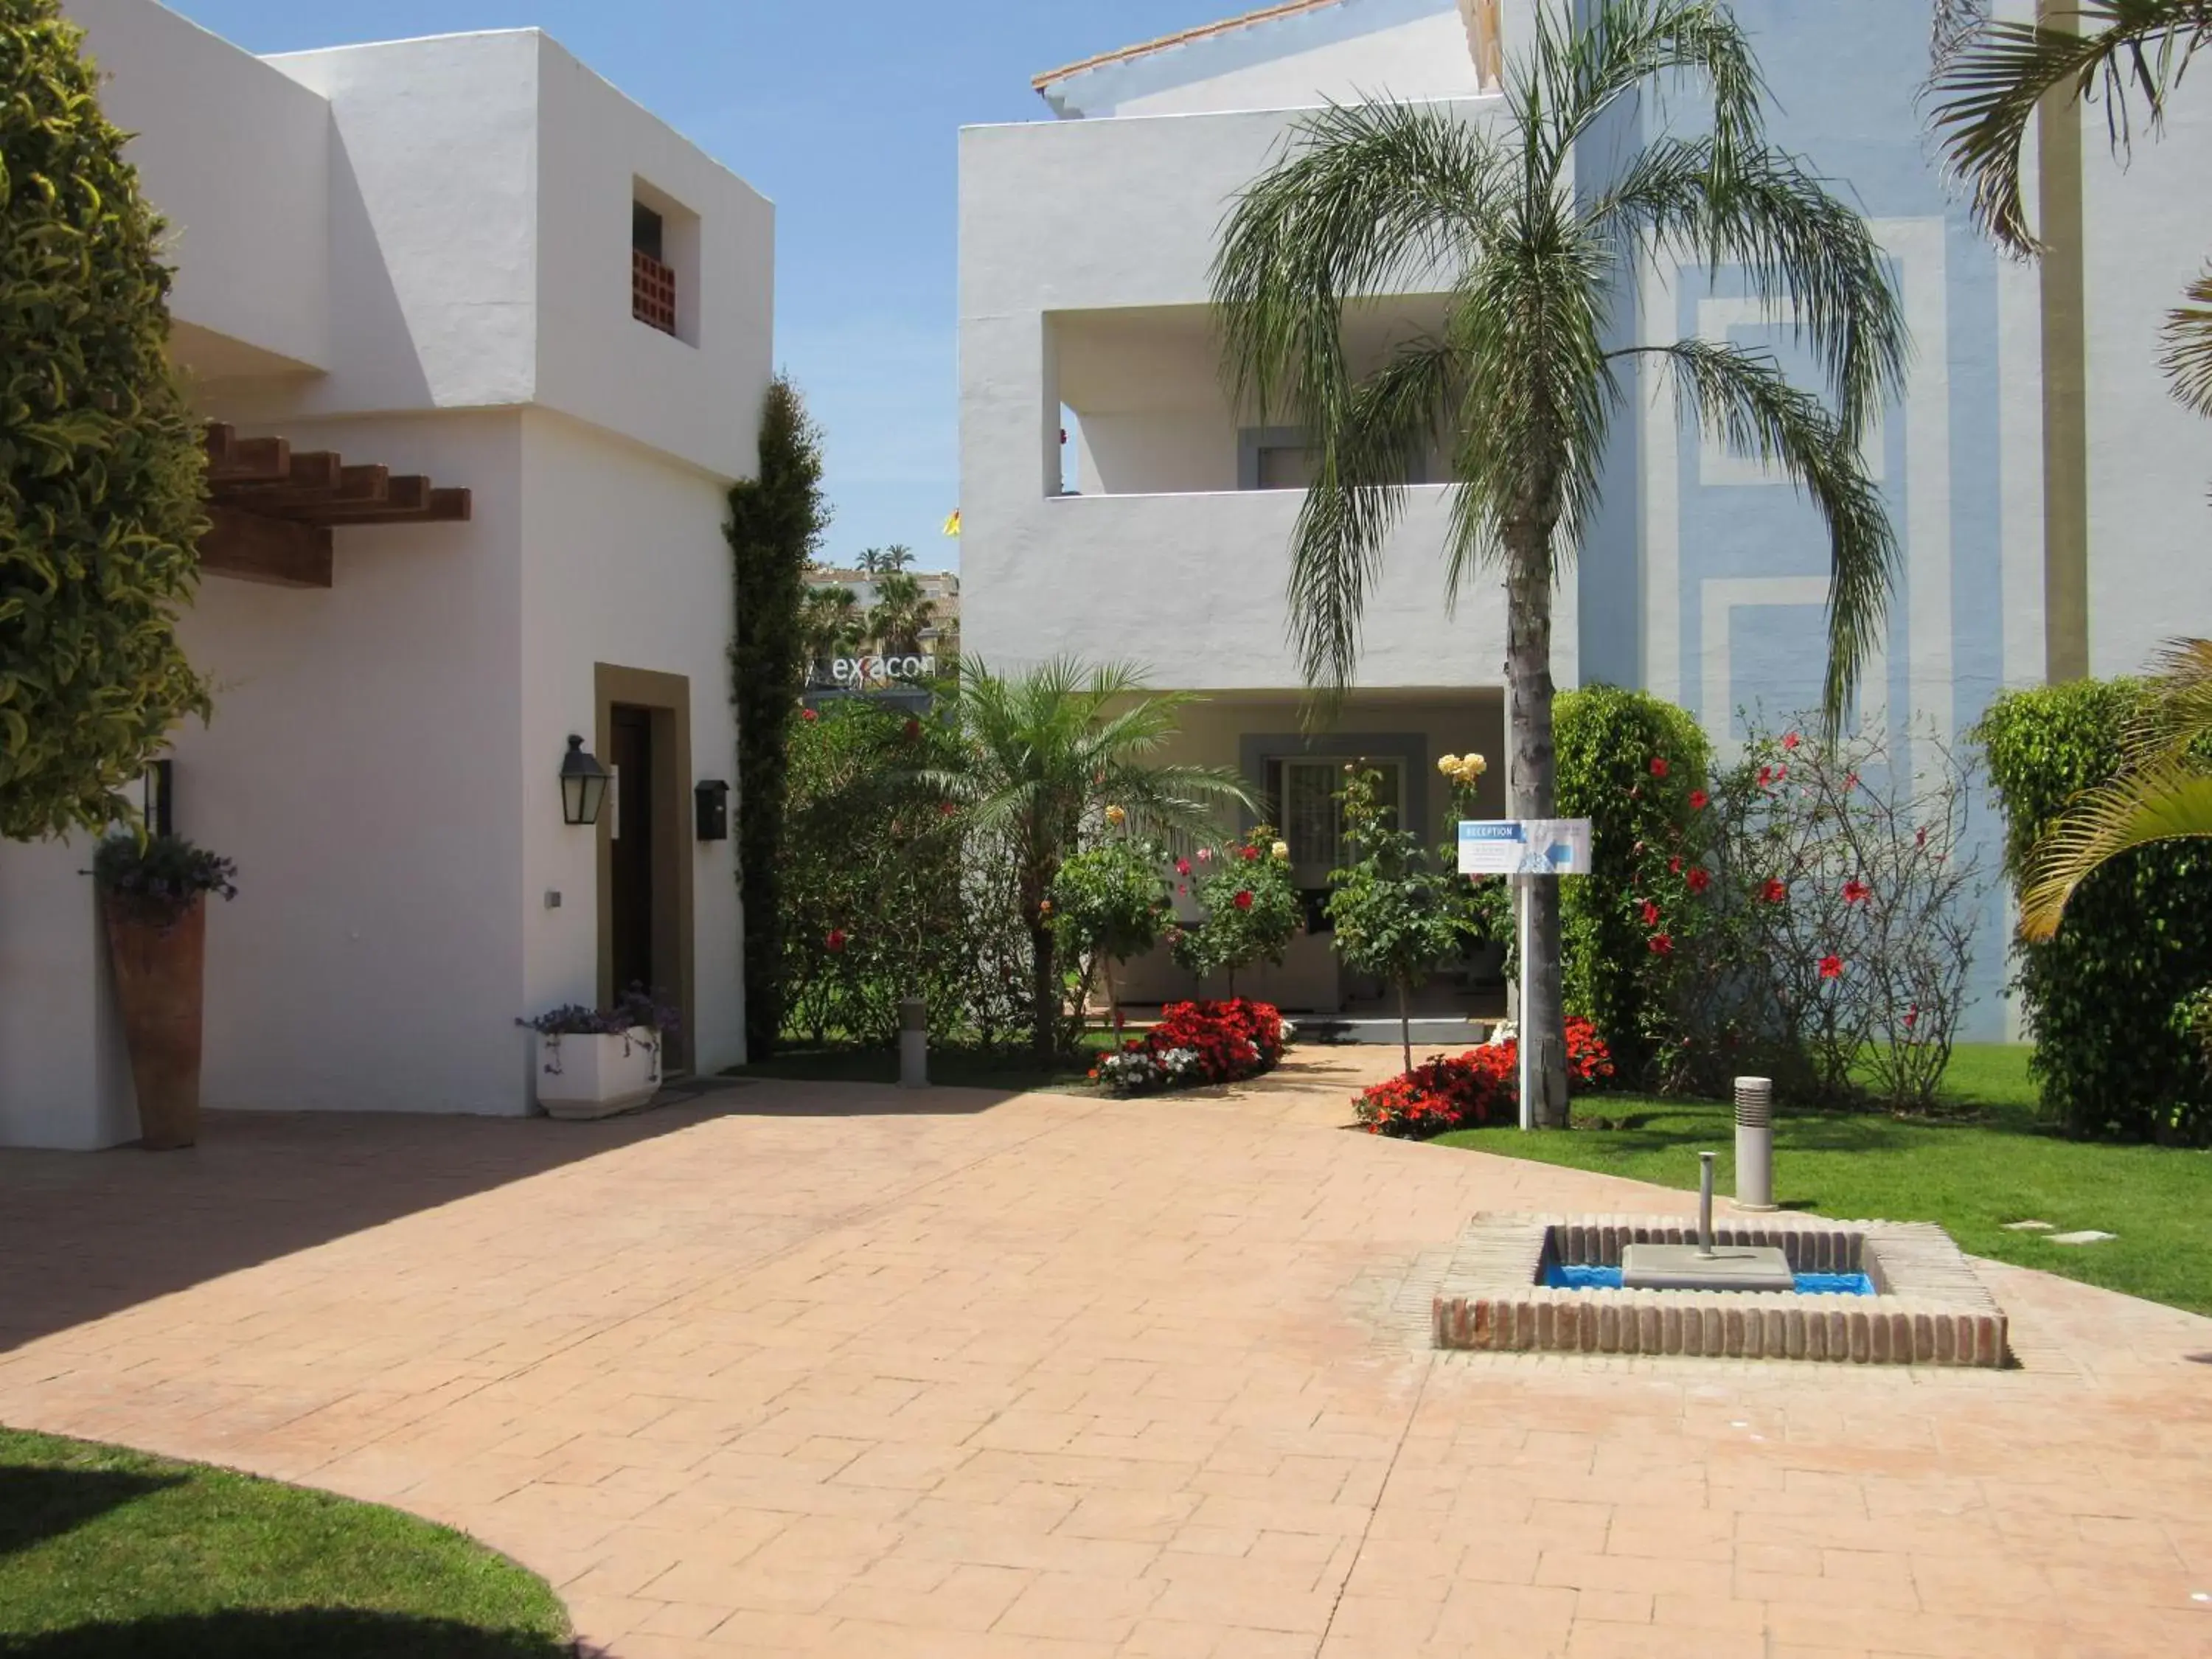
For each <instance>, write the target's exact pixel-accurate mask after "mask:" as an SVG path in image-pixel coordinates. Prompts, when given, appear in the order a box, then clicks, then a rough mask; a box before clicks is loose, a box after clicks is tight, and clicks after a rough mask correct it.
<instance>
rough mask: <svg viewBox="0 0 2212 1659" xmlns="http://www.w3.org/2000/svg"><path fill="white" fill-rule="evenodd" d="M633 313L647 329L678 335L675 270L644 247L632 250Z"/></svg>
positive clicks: (630, 266) (631, 313)
mask: <svg viewBox="0 0 2212 1659" xmlns="http://www.w3.org/2000/svg"><path fill="white" fill-rule="evenodd" d="M602 269H604V267H602ZM602 314H603V315H604V314H605V313H602ZM629 314H630V315H631V316H633V317H635V318H636V319H637V320H638V321H640V322H641V323H643V324H644V325H646V326H647V328H657V329H659V331H661V332H662V333H663V334H673V333H675V332H676V270H675V267H673V266H672V265H665V264H661V262H660V261H659V260H658V259H656V258H653V255H651V254H650V253H647V252H646V251H645V250H644V249H643V248H641V247H639V248H632V249H631V250H630V254H629Z"/></svg>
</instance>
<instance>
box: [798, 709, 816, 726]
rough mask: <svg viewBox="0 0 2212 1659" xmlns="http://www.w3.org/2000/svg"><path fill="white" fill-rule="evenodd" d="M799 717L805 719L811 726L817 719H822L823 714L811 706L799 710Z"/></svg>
mask: <svg viewBox="0 0 2212 1659" xmlns="http://www.w3.org/2000/svg"><path fill="white" fill-rule="evenodd" d="M821 718H822V716H821V715H819V714H816V713H815V712H814V711H813V710H812V709H811V708H802V709H800V710H799V719H801V720H805V722H806V723H807V724H808V725H809V726H811V725H813V724H814V722H815V721H817V720H820V719H821Z"/></svg>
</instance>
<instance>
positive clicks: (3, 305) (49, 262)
mask: <svg viewBox="0 0 2212 1659" xmlns="http://www.w3.org/2000/svg"><path fill="white" fill-rule="evenodd" d="M81 41H82V34H81V33H80V31H79V30H78V29H77V28H76V27H75V26H73V25H71V24H70V23H67V22H65V21H63V19H62V16H61V14H60V10H59V8H58V5H57V4H56V3H55V0H11V3H10V4H9V5H8V6H6V7H5V8H4V9H0V208H4V213H0V836H8V837H9V838H11V839H15V840H35V839H37V838H39V837H40V836H48V835H52V834H56V833H59V832H62V831H64V830H67V829H72V828H83V829H93V830H98V829H101V828H103V827H104V826H106V824H107V823H110V822H112V820H113V819H114V818H116V817H118V816H120V810H119V808H120V803H119V801H118V796H117V792H118V790H120V789H121V788H123V787H124V786H125V785H126V784H128V783H129V782H131V781H132V780H133V779H135V778H137V776H138V775H140V773H142V772H143V770H144V769H145V765H146V763H147V761H148V760H149V759H150V758H151V757H152V756H153V755H154V754H155V753H156V752H157V751H158V750H160V749H161V745H162V744H163V742H164V741H165V740H166V738H167V734H168V732H169V730H170V728H171V727H172V726H174V725H175V724H176V723H177V722H178V721H179V720H181V719H182V718H183V717H184V716H185V714H194V713H197V714H205V713H206V712H207V693H206V688H205V687H204V685H203V684H202V683H201V681H200V679H199V678H198V677H197V675H195V674H194V673H193V672H192V671H191V666H190V665H188V664H187V663H186V662H185V658H184V653H183V652H182V651H181V650H180V649H179V647H178V645H177V641H176V635H175V627H174V622H175V617H176V612H177V610H178V608H179V606H180V605H182V604H183V603H184V602H185V600H186V599H189V598H190V597H191V592H192V587H193V584H194V582H195V581H196V580H197V572H198V561H197V554H196V551H195V550H196V548H197V544H198V542H199V538H200V535H201V532H203V531H204V529H205V527H206V521H205V520H204V518H203V516H202V514H201V510H200V502H201V495H202V480H203V477H204V469H203V462H202V459H201V449H200V441H199V435H198V430H197V425H196V423H195V422H193V420H192V418H191V415H190V413H189V411H188V410H186V408H185V400H184V398H183V395H182V394H181V392H179V389H178V386H177V384H176V381H175V379H174V377H173V374H171V372H170V368H169V363H168V356H167V345H168V337H169V313H168V292H169V280H170V273H169V270H168V267H167V265H165V264H162V262H161V257H160V244H161V231H162V225H161V220H160V219H159V218H158V217H156V216H155V214H154V213H153V212H152V211H151V210H149V208H148V207H147V206H146V204H145V203H144V202H143V200H142V199H141V198H140V197H139V195H138V181H137V173H136V170H135V169H133V168H132V167H131V166H130V164H129V163H127V162H126V161H125V160H124V159H123V146H124V141H125V135H124V134H123V133H122V132H120V131H118V130H117V129H116V128H115V127H114V126H112V125H110V124H109V123H108V121H107V120H106V118H105V117H103V116H102V115H101V114H100V106H99V104H98V102H97V101H96V100H95V97H94V94H95V91H96V89H97V82H96V77H95V76H94V71H93V70H92V67H91V66H90V65H89V64H87V63H86V62H84V60H83V59H82V58H80V57H79V55H78V47H79V46H80V43H81Z"/></svg>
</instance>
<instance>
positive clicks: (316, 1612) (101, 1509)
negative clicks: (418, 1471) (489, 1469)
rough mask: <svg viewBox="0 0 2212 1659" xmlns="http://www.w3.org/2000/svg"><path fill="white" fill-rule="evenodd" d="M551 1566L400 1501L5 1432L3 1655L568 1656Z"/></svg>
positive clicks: (137, 1658) (0, 1564)
mask: <svg viewBox="0 0 2212 1659" xmlns="http://www.w3.org/2000/svg"><path fill="white" fill-rule="evenodd" d="M567 1631H568V1614H567V1613H566V1612H565V1611H564V1610H563V1609H562V1606H561V1602H560V1599H559V1598H558V1597H557V1596H556V1595H554V1594H553V1592H552V1590H551V1589H550V1588H548V1587H547V1585H546V1584H545V1583H544V1581H543V1580H541V1579H539V1578H538V1577H536V1576H535V1575H533V1574H532V1573H528V1572H526V1571H523V1570H522V1569H521V1568H520V1567H519V1566H517V1565H515V1564H514V1563H513V1562H512V1561H510V1560H508V1559H507V1558H506V1557H504V1556H501V1555H495V1554H494V1553H492V1552H491V1551H489V1550H488V1549H486V1548H484V1547H483V1546H482V1545H480V1544H477V1543H474V1542H472V1541H470V1540H469V1539H467V1538H465V1537H463V1536H462V1535H461V1534H459V1533H456V1532H449V1531H447V1529H446V1528H443V1527H436V1526H433V1525H431V1524H430V1523H429V1522H427V1521H420V1520H417V1519H416V1518H415V1517H414V1516H407V1515H402V1514H400V1513H399V1512H398V1511H397V1510H386V1509H379V1508H377V1507H375V1506H374V1505H372V1504H356V1503H352V1502H349V1501H348V1500H347V1499H344V1498H335V1497H331V1496H330V1495H329V1494H327V1493H324V1492H307V1491H304V1490H302V1489H301V1488H299V1487H296V1486H279V1485H277V1484H276V1483H275V1482H273V1481H267V1480H254V1479H252V1477H250V1476H247V1475H243V1474H232V1473H230V1472H229V1471H228V1470H223V1469H214V1468H204V1467H202V1466H199V1465H197V1464H190V1463H172V1462H167V1461H166V1460H165V1459H161V1458H157V1457H147V1456H143V1455H140V1454H138V1453H137V1452H131V1451H125V1450H122V1449H119V1448H116V1447H111V1446H96V1445H91V1444H88V1443H85V1442H82V1441H77V1440H58V1439H55V1438H53V1437H51V1436H47V1435H42V1434H24V1433H20V1432H17V1431H13V1430H6V1429H0V1653H4V1654H7V1655H9V1656H19V1659H21V1656H36V1659H122V1656H126V1655H127V1656H131V1659H187V1656H190V1659H277V1656H280V1655H281V1656H293V1655H302V1654H313V1655H315V1656H318V1659H368V1656H372V1655H374V1656H377V1659H383V1656H387V1655H390V1656H398V1655H408V1656H420V1659H556V1656H559V1655H565V1654H567V1653H568V1651H569V1649H568V1643H567V1641H566V1639H565V1638H566V1633H567Z"/></svg>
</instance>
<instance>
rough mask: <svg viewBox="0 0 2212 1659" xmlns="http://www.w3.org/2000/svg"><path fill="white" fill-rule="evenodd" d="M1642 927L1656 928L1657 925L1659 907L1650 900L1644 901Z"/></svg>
mask: <svg viewBox="0 0 2212 1659" xmlns="http://www.w3.org/2000/svg"><path fill="white" fill-rule="evenodd" d="M1658 925H1659V907H1658V906H1657V905H1656V904H1654V903H1653V902H1651V901H1650V899H1646V900H1644V926H1645V927H1657V926H1658Z"/></svg>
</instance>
